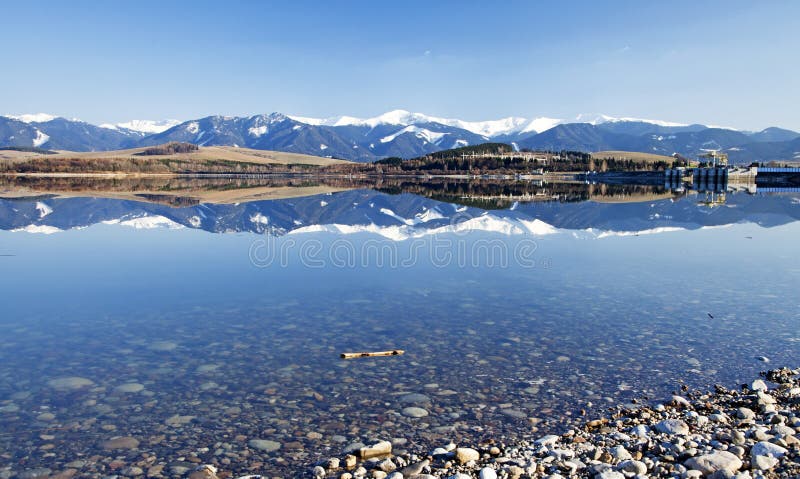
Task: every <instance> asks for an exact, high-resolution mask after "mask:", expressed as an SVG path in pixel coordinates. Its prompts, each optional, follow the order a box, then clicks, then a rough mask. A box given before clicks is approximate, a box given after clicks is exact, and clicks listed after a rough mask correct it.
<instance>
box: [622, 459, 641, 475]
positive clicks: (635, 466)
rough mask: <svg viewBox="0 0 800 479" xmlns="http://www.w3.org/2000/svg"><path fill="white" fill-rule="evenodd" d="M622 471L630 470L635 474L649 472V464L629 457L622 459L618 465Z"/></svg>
mask: <svg viewBox="0 0 800 479" xmlns="http://www.w3.org/2000/svg"><path fill="white" fill-rule="evenodd" d="M617 468H618V469H619V470H620V471H625V472H630V473H633V474H637V475H638V474H647V466H645V464H644V463H643V462H642V461H634V460H632V459H629V460H627V461H622V462H620V463H619V464H618V465H617Z"/></svg>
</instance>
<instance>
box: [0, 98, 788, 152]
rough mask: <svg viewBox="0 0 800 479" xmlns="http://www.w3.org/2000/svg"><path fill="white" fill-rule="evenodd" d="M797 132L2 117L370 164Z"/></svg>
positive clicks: (94, 138) (691, 148)
mask: <svg viewBox="0 0 800 479" xmlns="http://www.w3.org/2000/svg"><path fill="white" fill-rule="evenodd" d="M797 138H800V133H797V132H793V131H790V130H785V129H780V128H774V127H773V128H767V129H766V130H763V131H761V132H755V133H754V132H745V131H737V130H731V129H724V128H710V127H708V126H705V125H700V124H683V123H676V122H670V121H663V120H647V119H639V118H631V117H612V116H609V115H604V114H582V115H578V117H577V118H576V119H575V120H572V121H568V120H563V119H557V118H549V117H545V116H541V117H532V118H524V117H507V118H501V119H499V120H488V121H467V120H461V119H455V118H444V117H438V116H431V115H426V114H424V113H413V112H409V111H406V110H393V111H390V112H387V113H384V114H382V115H378V116H375V117H371V118H356V117H353V116H336V117H330V118H312V117H306V116H297V115H284V114H282V113H270V114H261V115H253V116H246V117H235V116H209V117H205V118H198V119H193V120H188V121H184V122H178V121H177V120H160V121H151V120H132V121H129V122H122V123H116V124H109V123H105V124H102V125H100V126H95V125H91V124H89V123H86V122H82V121H80V120H74V119H73V120H68V119H65V118H61V117H56V116H54V115H49V114H45V113H37V114H26V115H10V116H0V147H4V146H23V147H39V148H45V149H53V150H74V151H93V150H115V149H121V148H131V147H136V146H147V145H155V144H160V143H165V142H169V141H185V142H190V143H195V144H198V145H201V146H239V147H247V148H255V149H262V150H277V151H287V152H294V153H305V154H311V155H319V156H330V157H334V158H342V159H347V160H353V161H362V162H366V161H374V160H378V159H381V158H386V157H390V156H397V157H401V158H412V157H417V156H422V155H426V154H430V153H433V152H436V151H441V150H445V149H450V148H457V147H461V146H468V145H476V144H480V143H486V142H503V143H509V144H512V145H513V146H514V147H518V148H530V149H547V150H556V151H557V150H562V149H569V150H580V151H601V150H626V151H644V152H650V153H658V154H663V155H672V154H673V153H680V154H682V155H685V156H688V157H693V156H696V155H697V154H699V153H700V152H702V151H703V150H705V149H710V148H713V149H721V150H725V151H727V152H728V153H729V155H730V157H731V159H732V160H733V161H735V162H739V163H747V162H751V161H771V160H793V159H795V156H796V152H797V151H798V150H797V149H796V145H795V144H794V142H796V141H797Z"/></svg>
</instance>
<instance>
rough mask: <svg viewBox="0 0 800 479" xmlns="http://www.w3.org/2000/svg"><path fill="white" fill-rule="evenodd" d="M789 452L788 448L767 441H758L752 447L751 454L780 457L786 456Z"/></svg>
mask: <svg viewBox="0 0 800 479" xmlns="http://www.w3.org/2000/svg"><path fill="white" fill-rule="evenodd" d="M787 452H789V451H787V450H786V448H784V447H781V446H779V445H777V444H772V443H771V442H767V441H761V442H759V443H756V444H755V445H754V446H753V448H752V449H750V455H751V456H772V457H777V458H778V459H780V458H782V457H783V456H785V455H786V453H787Z"/></svg>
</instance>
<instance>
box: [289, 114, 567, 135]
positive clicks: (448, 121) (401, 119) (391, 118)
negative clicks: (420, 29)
mask: <svg viewBox="0 0 800 479" xmlns="http://www.w3.org/2000/svg"><path fill="white" fill-rule="evenodd" d="M290 117H291V118H292V119H294V120H296V121H299V122H301V123H306V124H309V125H322V126H368V127H370V128H375V127H376V126H378V125H402V126H411V125H417V124H422V123H438V124H440V125H446V126H451V127H455V128H459V129H462V130H467V131H469V132H472V133H475V134H476V135H481V136H485V137H487V138H492V137H496V136H500V135H509V134H512V133H521V132H525V133H527V132H534V133H541V132H542V131H544V130H547V129H549V128H552V127H553V126H555V125H557V124H559V123H561V122H562V120H559V119H555V118H547V117H541V118H532V119H528V118H522V117H513V116H510V117H508V118H501V119H499V120H488V121H465V120H459V119H455V118H441V117H436V116H430V115H426V114H424V113H412V112H409V111H406V110H392V111H390V112H387V113H384V114H382V115H378V116H376V117H373V118H356V117H353V116H334V117H330V118H310V117H304V116H295V115H290Z"/></svg>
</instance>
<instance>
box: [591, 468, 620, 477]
mask: <svg viewBox="0 0 800 479" xmlns="http://www.w3.org/2000/svg"><path fill="white" fill-rule="evenodd" d="M594 477H595V479H625V474H623V473H621V472H617V471H612V470H611V469H608V470H605V471H603V472H601V473H600V474H596V475H595V476H594Z"/></svg>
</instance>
